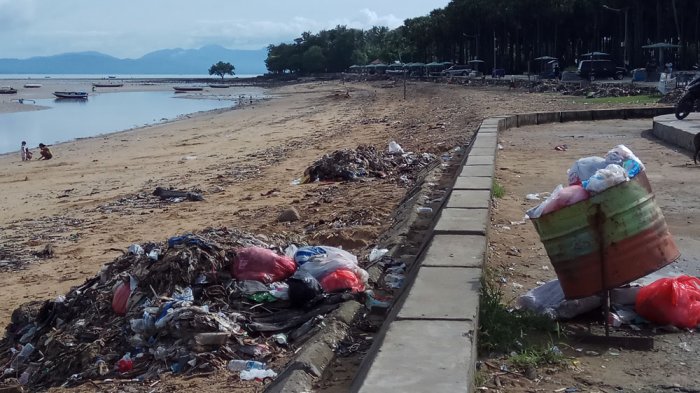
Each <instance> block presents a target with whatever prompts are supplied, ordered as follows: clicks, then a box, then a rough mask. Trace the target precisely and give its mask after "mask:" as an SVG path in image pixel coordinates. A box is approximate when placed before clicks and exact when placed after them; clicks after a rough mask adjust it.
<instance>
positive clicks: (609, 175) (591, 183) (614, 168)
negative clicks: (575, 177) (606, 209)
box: [583, 164, 629, 194]
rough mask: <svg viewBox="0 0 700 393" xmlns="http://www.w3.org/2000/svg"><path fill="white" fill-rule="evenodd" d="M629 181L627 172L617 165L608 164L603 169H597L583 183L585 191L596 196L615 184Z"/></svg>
mask: <svg viewBox="0 0 700 393" xmlns="http://www.w3.org/2000/svg"><path fill="white" fill-rule="evenodd" d="M628 180H629V177H628V176H627V171H625V169H624V168H623V167H621V166H619V165H617V164H610V165H608V166H606V167H605V169H599V170H598V171H596V173H595V174H594V175H593V176H591V178H590V179H588V180H584V181H583V188H585V189H586V191H588V192H591V193H594V194H597V193H600V192H603V191H605V190H607V189H608V188H610V187H613V186H615V185H617V184H620V183H624V182H626V181H628Z"/></svg>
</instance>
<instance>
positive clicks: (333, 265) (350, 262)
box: [299, 246, 369, 283]
mask: <svg viewBox="0 0 700 393" xmlns="http://www.w3.org/2000/svg"><path fill="white" fill-rule="evenodd" d="M317 248H321V249H323V250H324V251H325V254H318V255H315V256H313V257H312V258H310V259H309V260H308V261H307V262H306V263H304V264H303V265H301V266H300V267H299V269H300V270H305V271H307V272H309V273H311V275H312V276H314V277H315V278H316V279H317V280H319V281H320V280H321V279H323V277H325V276H326V275H328V274H330V273H333V272H334V271H336V270H339V269H345V270H349V271H351V272H353V273H355V275H356V276H357V277H358V278H359V279H360V280H361V281H362V282H363V283H366V282H367V280H368V279H369V274H368V273H367V271H365V270H364V269H362V268H360V267H359V266H358V265H357V257H356V256H354V255H352V254H350V253H349V252H347V251H345V250H342V249H340V248H335V247H329V246H318V247H317Z"/></svg>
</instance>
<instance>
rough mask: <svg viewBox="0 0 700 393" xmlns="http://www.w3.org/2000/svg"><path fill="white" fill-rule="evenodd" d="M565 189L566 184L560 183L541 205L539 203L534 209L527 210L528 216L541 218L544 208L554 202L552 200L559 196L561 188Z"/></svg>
mask: <svg viewBox="0 0 700 393" xmlns="http://www.w3.org/2000/svg"><path fill="white" fill-rule="evenodd" d="M563 189H564V186H562V185H561V184H560V185H558V186H557V187H556V188H555V189H554V191H552V194H550V195H549V197H547V199H545V200H544V202H542V203H540V204H539V205H537V206H535V207H533V208H532V209H530V210H528V211H527V212H526V214H527V216H528V217H530V218H539V217H540V216H541V215H542V213H543V212H544V209H545V208H546V207H547V205H549V204H550V203H552V201H553V200H554V199H556V198H557V195H559V193H560V192H561V190H563Z"/></svg>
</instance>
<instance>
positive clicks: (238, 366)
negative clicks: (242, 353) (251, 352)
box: [228, 359, 265, 371]
mask: <svg viewBox="0 0 700 393" xmlns="http://www.w3.org/2000/svg"><path fill="white" fill-rule="evenodd" d="M228 369H229V371H243V370H264V369H265V363H261V362H256V361H254V360H239V359H233V360H231V361H230V362H228Z"/></svg>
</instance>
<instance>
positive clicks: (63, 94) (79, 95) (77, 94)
mask: <svg viewBox="0 0 700 393" xmlns="http://www.w3.org/2000/svg"><path fill="white" fill-rule="evenodd" d="M53 95H55V96H56V98H72V99H77V100H86V99H87V98H88V93H86V92H84V91H54V92H53Z"/></svg>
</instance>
